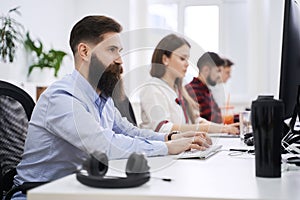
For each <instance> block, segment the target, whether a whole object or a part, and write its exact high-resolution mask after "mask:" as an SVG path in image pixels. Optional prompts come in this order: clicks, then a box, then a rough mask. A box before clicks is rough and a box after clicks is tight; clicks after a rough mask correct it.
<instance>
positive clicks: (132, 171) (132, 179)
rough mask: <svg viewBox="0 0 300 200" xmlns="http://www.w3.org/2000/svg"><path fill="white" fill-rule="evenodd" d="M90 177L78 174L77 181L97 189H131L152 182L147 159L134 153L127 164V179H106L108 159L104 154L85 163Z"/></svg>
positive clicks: (113, 177) (112, 177)
mask: <svg viewBox="0 0 300 200" xmlns="http://www.w3.org/2000/svg"><path fill="white" fill-rule="evenodd" d="M83 167H84V168H86V170H87V172H88V175H86V174H84V173H81V172H78V173H77V174H76V179H77V180H78V181H79V182H80V183H82V184H84V185H87V186H90V187H96V188H130V187H137V186H140V185H142V184H144V183H146V182H148V181H149V180H150V172H149V166H148V162H147V159H146V158H145V156H144V155H143V154H137V153H132V154H131V155H130V156H129V158H128V161H127V164H126V175H127V177H116V176H109V177H106V176H105V174H106V172H107V170H108V158H107V156H106V154H104V153H102V154H101V155H100V156H99V159H98V160H97V159H96V158H95V157H94V156H92V155H91V156H90V158H89V159H88V160H87V161H85V162H84V164H83Z"/></svg>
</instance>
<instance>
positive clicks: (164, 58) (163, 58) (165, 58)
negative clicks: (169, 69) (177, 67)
mask: <svg viewBox="0 0 300 200" xmlns="http://www.w3.org/2000/svg"><path fill="white" fill-rule="evenodd" d="M162 63H163V64H164V65H165V66H168V65H169V58H168V57H167V56H166V55H165V54H164V55H163V56H162Z"/></svg>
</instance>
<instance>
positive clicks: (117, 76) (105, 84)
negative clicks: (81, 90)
mask: <svg viewBox="0 0 300 200" xmlns="http://www.w3.org/2000/svg"><path fill="white" fill-rule="evenodd" d="M89 70H90V71H89V82H90V83H91V85H92V86H93V87H97V89H99V90H100V91H101V93H103V94H104V95H106V96H108V97H112V96H113V95H114V97H116V98H123V96H125V95H124V87H123V81H122V79H121V74H122V73H123V68H122V65H120V64H117V63H112V64H110V65H109V66H108V67H105V65H104V64H103V63H102V62H101V61H100V60H99V59H98V58H97V56H96V55H95V54H93V55H92V57H91V64H90V69H89Z"/></svg>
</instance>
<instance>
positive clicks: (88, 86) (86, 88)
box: [71, 69, 100, 103]
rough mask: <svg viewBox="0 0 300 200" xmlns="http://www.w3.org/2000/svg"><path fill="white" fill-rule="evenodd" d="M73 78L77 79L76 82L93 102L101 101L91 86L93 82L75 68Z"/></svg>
mask: <svg viewBox="0 0 300 200" xmlns="http://www.w3.org/2000/svg"><path fill="white" fill-rule="evenodd" d="M71 76H72V78H73V79H74V80H75V84H76V86H77V87H79V88H80V89H81V90H82V91H84V93H85V95H87V97H88V98H89V99H90V100H91V101H92V102H95V103H96V102H99V101H100V99H99V95H98V94H97V92H96V91H95V90H94V88H93V87H92V86H91V84H90V83H89V82H88V81H87V80H86V79H85V78H84V77H83V76H82V75H81V74H80V73H79V72H78V71H77V70H76V69H75V70H74V71H73V73H72V74H71Z"/></svg>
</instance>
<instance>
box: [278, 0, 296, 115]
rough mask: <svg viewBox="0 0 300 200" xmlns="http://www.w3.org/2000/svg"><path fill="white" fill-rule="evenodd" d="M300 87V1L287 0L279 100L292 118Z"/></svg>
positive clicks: (286, 113)
mask: <svg viewBox="0 0 300 200" xmlns="http://www.w3.org/2000/svg"><path fill="white" fill-rule="evenodd" d="M298 85H300V0H285V5H284V19H283V39H282V53H281V72H280V88H279V99H281V100H282V101H283V103H284V105H285V116H284V117H285V118H290V117H291V116H292V113H293V109H294V106H295V104H296V98H297V91H298Z"/></svg>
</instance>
